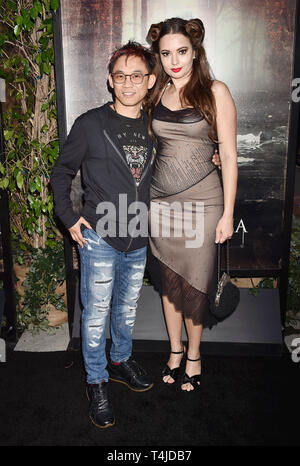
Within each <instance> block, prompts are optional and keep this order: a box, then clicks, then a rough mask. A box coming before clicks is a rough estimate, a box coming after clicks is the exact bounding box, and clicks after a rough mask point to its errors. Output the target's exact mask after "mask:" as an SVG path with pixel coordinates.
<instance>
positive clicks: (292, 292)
mask: <svg viewBox="0 0 300 466" xmlns="http://www.w3.org/2000/svg"><path fill="white" fill-rule="evenodd" d="M299 303H300V219H299V218H296V217H294V219H293V224H292V233H291V247H290V265H289V282H288V297H287V321H288V322H290V321H296V320H300V304H299Z"/></svg>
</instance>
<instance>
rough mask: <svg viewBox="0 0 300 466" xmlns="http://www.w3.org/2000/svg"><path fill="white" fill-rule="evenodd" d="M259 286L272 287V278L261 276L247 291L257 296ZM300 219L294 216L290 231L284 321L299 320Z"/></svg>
mask: <svg viewBox="0 0 300 466" xmlns="http://www.w3.org/2000/svg"><path fill="white" fill-rule="evenodd" d="M261 288H274V278H272V277H266V278H263V279H262V280H261V281H260V282H259V283H258V285H257V286H256V287H253V288H251V289H250V290H249V291H250V293H251V294H252V295H253V296H258V293H259V290H260V289H261ZM299 303H300V219H299V218H296V217H294V218H293V223H292V231H291V243H290V264H289V276H288V292H287V312H286V323H287V324H288V323H291V322H294V321H298V320H300V305H299Z"/></svg>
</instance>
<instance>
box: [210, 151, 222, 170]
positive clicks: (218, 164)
mask: <svg viewBox="0 0 300 466" xmlns="http://www.w3.org/2000/svg"><path fill="white" fill-rule="evenodd" d="M211 161H212V163H213V164H214V165H216V167H218V169H219V170H222V164H221V159H220V156H219V152H218V151H217V149H216V150H215V153H214V155H213V157H212V160H211Z"/></svg>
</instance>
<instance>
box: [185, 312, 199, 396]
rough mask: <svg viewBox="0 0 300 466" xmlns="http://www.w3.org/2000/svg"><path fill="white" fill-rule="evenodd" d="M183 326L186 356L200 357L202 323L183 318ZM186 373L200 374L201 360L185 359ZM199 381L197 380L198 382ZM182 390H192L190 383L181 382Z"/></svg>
mask: <svg viewBox="0 0 300 466" xmlns="http://www.w3.org/2000/svg"><path fill="white" fill-rule="evenodd" d="M185 326H186V330H187V334H188V340H189V345H188V352H187V356H188V358H190V359H198V358H199V357H200V342H201V336H202V331H203V325H202V324H200V325H195V324H194V323H193V320H192V319H188V318H185ZM185 372H186V374H187V375H188V376H189V377H192V376H193V375H196V374H201V361H200V360H199V361H188V360H187V361H186V369H185ZM198 383H199V382H198ZM181 389H182V390H187V391H190V390H194V388H193V386H192V385H191V384H190V383H186V384H183V385H182V386H181Z"/></svg>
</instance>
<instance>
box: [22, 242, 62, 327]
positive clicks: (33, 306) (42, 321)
mask: <svg viewBox="0 0 300 466" xmlns="http://www.w3.org/2000/svg"><path fill="white" fill-rule="evenodd" d="M16 253H17V254H18V257H19V261H20V258H21V257H22V260H21V262H22V263H23V264H26V263H28V264H30V266H29V271H28V273H27V275H26V279H25V281H24V282H23V287H24V297H23V303H22V307H21V308H20V309H19V312H18V321H17V325H18V329H19V330H20V331H24V330H25V329H28V330H31V331H32V332H33V333H34V332H37V331H38V330H40V329H42V330H47V329H48V319H47V316H48V312H49V305H51V304H52V305H53V306H54V307H55V309H59V310H61V311H67V308H66V305H65V302H64V299H63V293H61V292H59V291H58V290H57V287H58V286H59V285H62V284H63V282H64V280H65V262H64V247H63V243H62V242H56V244H55V245H54V246H51V247H49V246H46V247H45V248H38V249H37V248H32V247H29V248H28V249H27V250H26V251H17V250H15V249H14V254H16ZM18 298H19V300H20V298H21V297H20V296H19V297H18Z"/></svg>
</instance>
